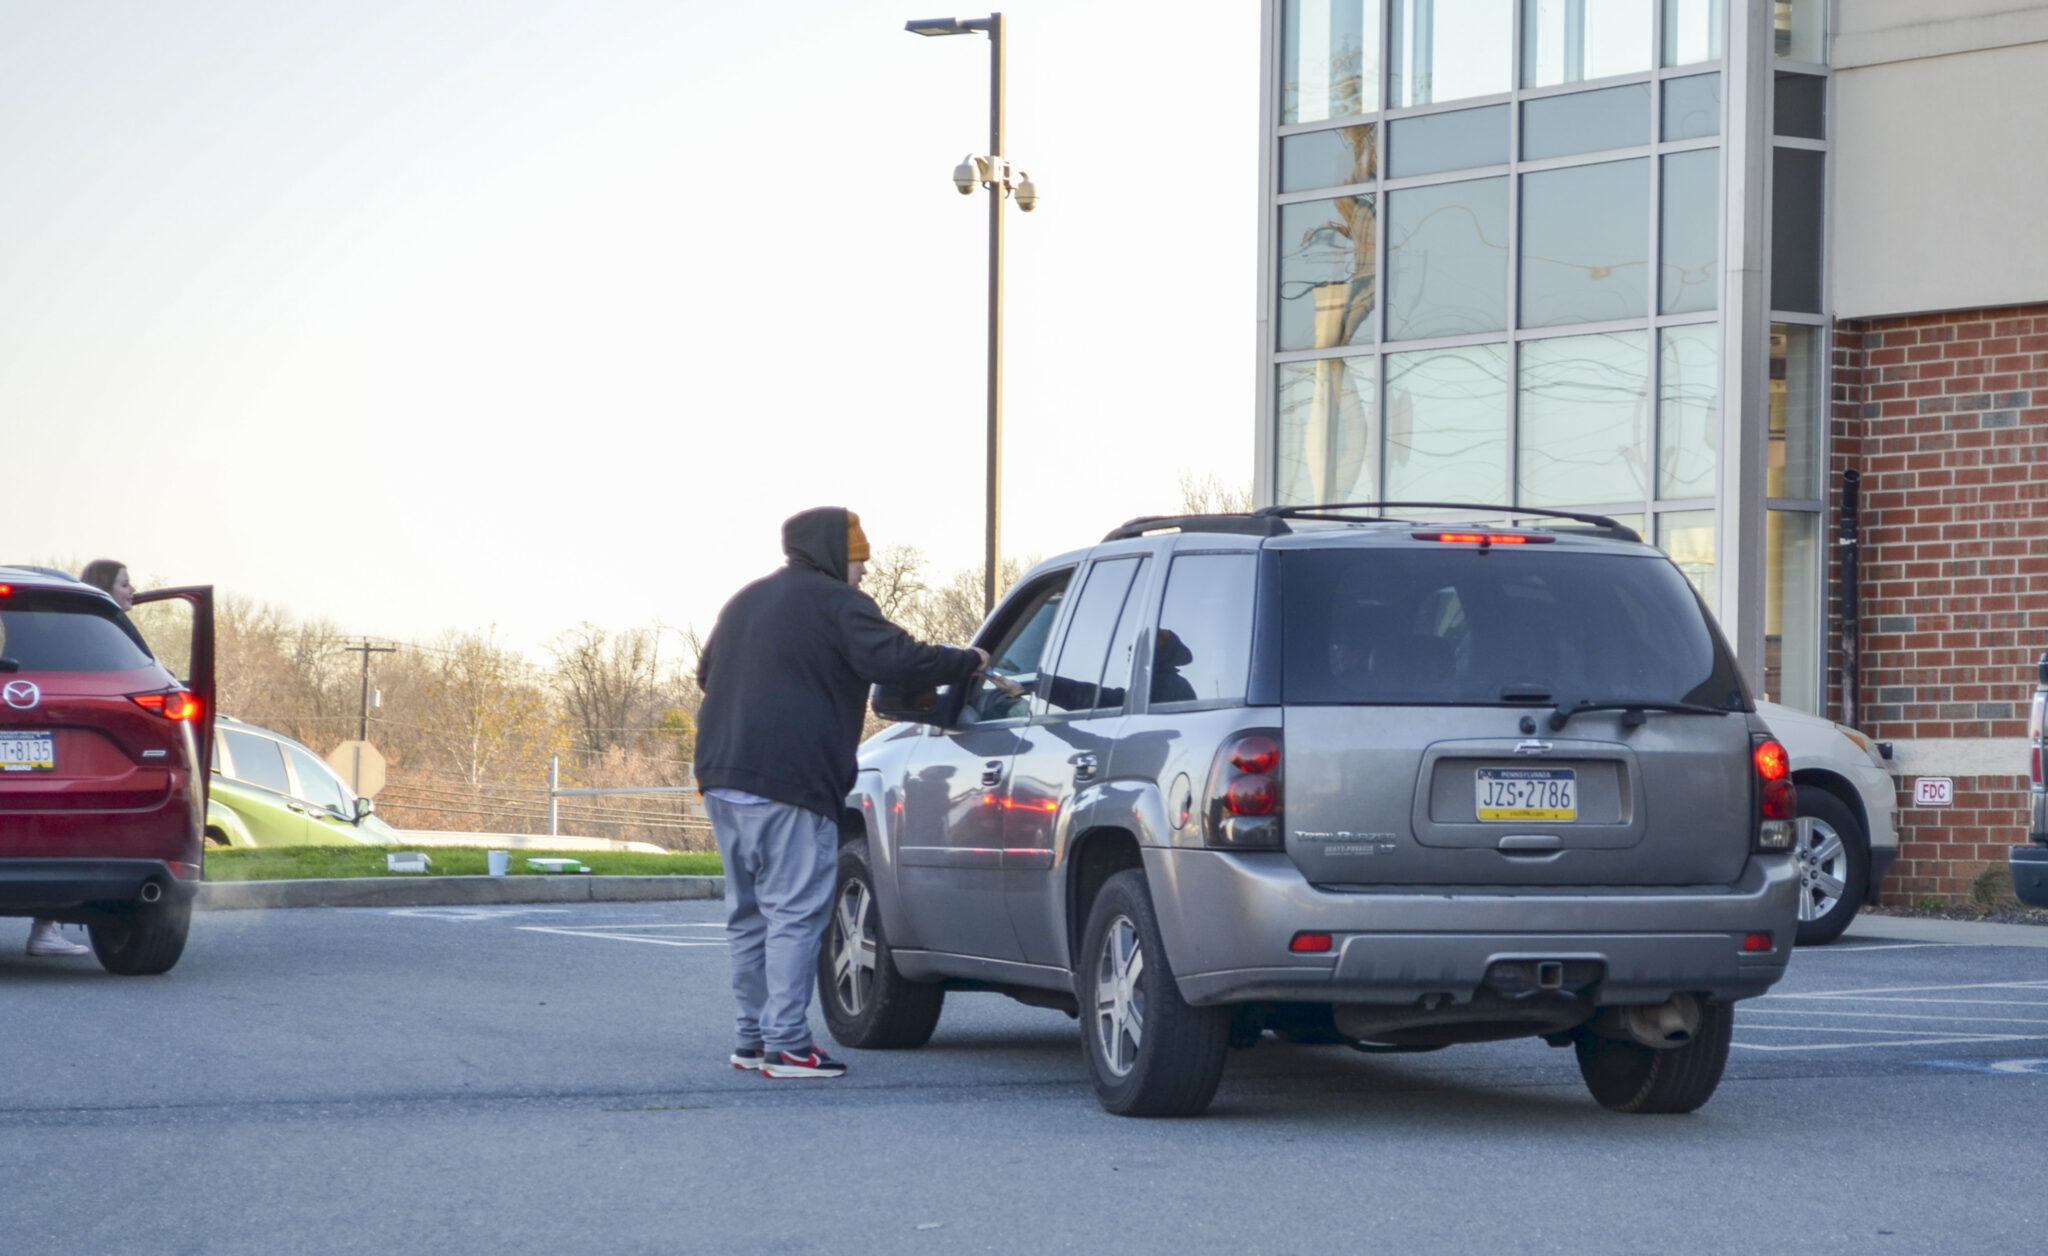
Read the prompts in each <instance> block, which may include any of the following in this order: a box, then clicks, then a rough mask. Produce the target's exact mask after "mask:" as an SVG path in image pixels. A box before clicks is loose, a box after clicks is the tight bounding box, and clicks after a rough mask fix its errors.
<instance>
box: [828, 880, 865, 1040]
mask: <svg viewBox="0 0 2048 1256" xmlns="http://www.w3.org/2000/svg"><path fill="white" fill-rule="evenodd" d="M874 908H875V899H874V896H873V895H872V894H869V893H868V887H867V886H866V885H865V884H863V883H861V882H859V881H848V882H847V883H846V888H845V889H843V890H841V891H839V901H838V903H837V904H836V905H835V906H834V908H833V912H832V993H833V996H834V997H835V998H837V999H838V1000H839V1007H840V1009H841V1010H842V1011H844V1012H845V1013H846V1014H847V1015H848V1016H859V1015H860V1014H861V1013H862V1012H863V1011H865V1010H866V1009H867V1006H868V1001H869V1000H870V999H872V998H873V997H874V992H875V911H874Z"/></svg>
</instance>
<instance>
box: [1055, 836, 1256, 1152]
mask: <svg viewBox="0 0 2048 1256" xmlns="http://www.w3.org/2000/svg"><path fill="white" fill-rule="evenodd" d="M1078 976H1079V978H1080V980H1079V981H1078V982H1076V983H1075V984H1076V985H1077V986H1078V987H1079V992H1080V996H1081V1008H1082V1014H1083V1018H1084V1020H1085V1022H1086V1027H1085V1029H1084V1030H1083V1032H1082V1039H1083V1040H1084V1042H1085V1043H1086V1045H1087V1051H1088V1069H1089V1072H1090V1073H1091V1074H1093V1076H1094V1081H1095V1097H1096V1098H1097V1099H1098V1100H1100V1101H1101V1103H1102V1106H1103V1107H1104V1108H1106V1109H1108V1110H1109V1111H1111V1112H1114V1113H1116V1114H1117V1115H1118V1116H1194V1115H1196V1114H1198V1113H1200V1112H1201V1111H1202V1110H1203V1109H1204V1108H1207V1107H1208V1106H1209V1101H1210V1100H1211V1099H1213V1098H1215V1097H1216V1087H1217V1085H1218V1084H1219V1083H1220V1082H1221V1081H1222V1080H1223V1061H1224V1056H1225V1052H1226V1051H1227V1050H1228V1048H1229V1039H1230V1009H1229V1008H1227V1007H1190V1006H1189V1005H1188V1004H1187V1003H1186V1002H1185V1001H1183V1000H1182V999H1181V997H1180V987H1179V986H1178V985H1176V984H1175V982H1174V979H1173V969H1172V967H1171V966H1170V965H1169V964H1168V963H1167V959H1166V946H1165V944H1164V943H1163V942H1161V941H1160V937H1159V918H1158V916H1157V915H1156V914H1154V912H1153V910H1152V894H1151V891H1150V890H1149V889H1148V888H1147V887H1146V885H1145V874H1144V873H1142V872H1139V871H1137V870H1135V869H1132V870H1127V871H1124V872H1119V873H1117V874H1116V875H1115V876H1113V877H1111V878H1110V879H1109V880H1107V881H1105V882H1103V885H1102V889H1101V890H1100V891H1098V892H1097V893H1096V895H1095V902H1094V903H1093V904H1092V905H1091V906H1090V908H1089V911H1088V929H1087V932H1086V933H1085V934H1084V935H1083V938H1082V944H1081V971H1080V973H1079V974H1078Z"/></svg>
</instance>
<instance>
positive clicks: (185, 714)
mask: <svg viewBox="0 0 2048 1256" xmlns="http://www.w3.org/2000/svg"><path fill="white" fill-rule="evenodd" d="M129 701H131V702H133V703H134V704H135V705H136V706H139V707H141V708H142V709H144V710H145V711H154V712H156V713H157V714H158V715H161V716H163V717H164V718H165V719H167V720H196V719H198V718H199V695H197V694H195V693H192V692H191V691H189V690H185V689H173V690H171V691H170V692H168V693H137V694H130V695H129Z"/></svg>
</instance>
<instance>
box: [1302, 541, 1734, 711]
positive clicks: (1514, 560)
mask: <svg viewBox="0 0 2048 1256" xmlns="http://www.w3.org/2000/svg"><path fill="white" fill-rule="evenodd" d="M1281 561H1282V566H1281V582H1282V590H1283V592H1282V605H1283V616H1284V618H1283V627H1282V629H1281V636H1282V649H1283V651H1284V656H1283V659H1284V667H1285V672H1284V675H1283V679H1282V682H1281V692H1282V697H1283V700H1284V701H1286V702H1290V703H1304V704H1316V703H1392V704H1413V705H1431V706H1436V705H1445V706H1449V705H1467V706H1469V705H1480V706H1491V705H1497V704H1500V703H1502V702H1503V701H1504V700H1505V696H1506V695H1507V694H1508V693H1510V692H1515V693H1517V694H1519V695H1520V697H1521V700H1522V701H1523V702H1528V701H1530V700H1532V699H1534V700H1537V701H1543V700H1545V699H1544V698H1542V697H1539V696H1538V695H1546V694H1547V695H1548V696H1549V697H1548V700H1552V701H1559V702H1565V701H1570V702H1578V701H1584V700H1594V701H1608V700H1613V701H1621V700H1634V701H1642V702H1693V703H1700V704H1703V705H1710V706H1723V705H1726V703H1727V701H1728V698H1729V695H1730V692H1731V691H1733V692H1736V693H1739V692H1740V691H1739V689H1738V688H1737V686H1736V682H1735V680H1734V667H1733V663H1732V660H1727V659H1725V657H1724V655H1725V652H1724V651H1722V650H1721V649H1719V648H1718V647H1717V645H1716V642H1715V639H1714V637H1713V635H1712V633H1711V632H1710V631H1709V629H1708V627H1707V623H1706V618H1705V615H1704V613H1703V612H1702V611H1701V610H1700V607H1699V603H1698V600H1697V599H1696V598H1695V597H1694V596H1693V592H1692V589H1691V587H1690V586H1689V585H1687V584H1686V582H1685V577H1684V576H1683V575H1681V574H1680V573H1679V571H1678V569H1677V568H1676V567H1673V566H1672V565H1671V564H1670V563H1668V562H1664V561H1661V560H1659V559H1654V558H1648V557H1644V558H1636V557H1630V556H1625V555H1611V554H1589V553H1569V552H1558V551H1554V550H1549V549H1547V548H1546V549H1535V548H1533V547H1532V548H1529V549H1516V550H1512V551H1495V552H1490V553H1489V552H1483V551H1481V550H1480V549H1478V548H1476V547H1467V546H1457V547H1451V546H1431V547H1430V548H1428V549H1406V548H1403V549H1341V550H1300V551H1292V552H1287V553H1284V554H1283V555H1282V556H1281Z"/></svg>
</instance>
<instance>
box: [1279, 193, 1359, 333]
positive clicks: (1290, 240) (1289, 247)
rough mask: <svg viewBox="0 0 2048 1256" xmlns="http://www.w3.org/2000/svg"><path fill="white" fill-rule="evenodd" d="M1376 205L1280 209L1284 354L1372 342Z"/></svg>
mask: <svg viewBox="0 0 2048 1256" xmlns="http://www.w3.org/2000/svg"><path fill="white" fill-rule="evenodd" d="M1378 228H1379V223H1378V220H1377V218H1376V217H1375V215H1374V214H1373V205H1372V197H1370V196H1340V197H1337V198H1336V199H1334V200H1328V201H1303V202H1301V203H1300V204H1298V205H1282V206H1281V207H1280V287H1279V298H1280V310H1279V318H1278V320H1277V321H1278V331H1279V347H1280V348H1282V349H1328V348H1334V347H1336V346H1338V345H1349V344H1363V343H1365V342H1367V341H1370V340H1371V339H1372V310H1373V299H1374V297H1375V296H1376V295H1377V293H1378V289H1379V285H1378V284H1377V283H1375V282H1374V281H1373V278H1374V276H1373V268H1374V265H1375V263H1374V260H1373V247H1374V239H1375V232H1376V231H1377V230H1378Z"/></svg>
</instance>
